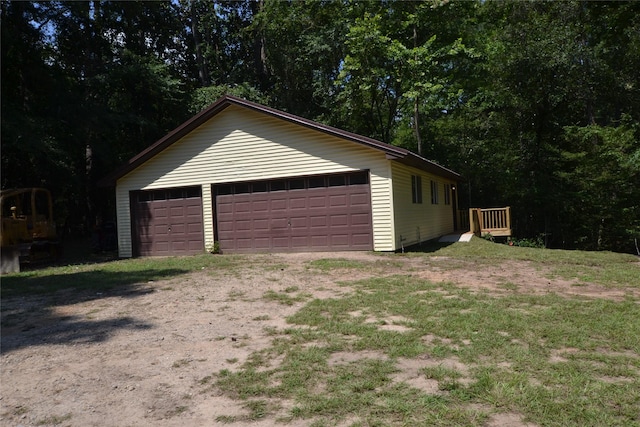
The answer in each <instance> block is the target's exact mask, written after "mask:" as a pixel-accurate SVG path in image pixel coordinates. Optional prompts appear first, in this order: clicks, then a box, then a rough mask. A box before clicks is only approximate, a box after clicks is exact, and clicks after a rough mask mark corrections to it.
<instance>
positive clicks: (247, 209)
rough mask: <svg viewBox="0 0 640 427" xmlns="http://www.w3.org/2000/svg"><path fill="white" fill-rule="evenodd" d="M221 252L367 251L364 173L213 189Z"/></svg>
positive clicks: (368, 214)
mask: <svg viewBox="0 0 640 427" xmlns="http://www.w3.org/2000/svg"><path fill="white" fill-rule="evenodd" d="M214 194H216V198H215V204H216V206H215V216H216V226H217V227H216V236H217V239H218V241H219V243H220V250H221V251H222V252H225V253H241V252H267V251H288V252H296V251H298V252H303V251H333V250H341V251H342V250H372V249H373V231H372V223H371V195H370V187H369V173H368V172H358V173H349V174H338V175H328V176H315V177H300V178H289V179H282V180H270V181H257V182H243V183H233V184H225V185H216V186H214Z"/></svg>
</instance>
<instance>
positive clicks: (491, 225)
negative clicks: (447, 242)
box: [469, 206, 511, 237]
mask: <svg viewBox="0 0 640 427" xmlns="http://www.w3.org/2000/svg"><path fill="white" fill-rule="evenodd" d="M469 230H471V232H472V233H473V234H475V235H476V236H484V235H487V234H491V235H492V236H495V237H509V236H511V207H509V206H507V207H504V208H489V209H482V208H471V209H469Z"/></svg>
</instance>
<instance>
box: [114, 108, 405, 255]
mask: <svg viewBox="0 0 640 427" xmlns="http://www.w3.org/2000/svg"><path fill="white" fill-rule="evenodd" d="M364 169H369V170H370V182H371V199H372V200H371V206H372V216H373V234H374V249H375V250H380V251H385V250H393V249H394V244H393V226H392V224H393V222H392V221H393V220H392V218H393V213H392V211H391V206H392V204H391V201H390V198H391V197H392V193H391V171H390V167H389V162H388V160H386V158H385V155H384V153H383V152H381V151H379V150H376V149H373V148H369V147H365V146H363V145H361V144H358V143H354V142H351V141H346V140H342V139H340V138H337V137H333V136H330V135H327V134H325V133H322V132H319V131H314V130H311V129H308V128H306V127H303V126H300V125H295V124H292V123H289V122H286V121H284V120H282V119H278V118H274V117H271V116H269V115H266V114H262V113H258V112H254V111H252V110H249V109H246V108H242V107H238V106H230V107H228V108H226V109H225V110H224V111H222V112H220V113H218V114H217V115H216V116H214V117H213V118H212V119H211V120H209V121H208V122H206V123H204V124H203V125H201V126H200V127H199V128H197V129H195V130H194V131H192V132H190V133H189V134H188V135H186V136H185V137H184V138H182V139H181V140H180V141H178V142H176V143H174V144H173V145H171V146H170V147H168V148H167V149H166V150H164V151H163V152H161V153H159V154H158V155H156V156H155V157H154V158H152V159H150V160H149V161H147V162H146V163H144V164H142V165H141V166H140V167H138V168H137V169H135V170H134V171H132V172H130V173H129V174H127V175H125V176H124V177H122V178H121V179H119V180H118V183H117V189H116V198H117V203H118V211H117V217H118V233H119V236H118V240H119V244H120V256H123V257H129V256H131V255H132V249H131V230H130V229H131V224H130V212H129V201H128V200H129V191H131V190H139V189H144V190H148V189H155V188H172V187H183V186H193V185H201V186H202V195H203V209H204V212H203V217H204V221H205V224H204V233H205V246H208V245H212V244H213V241H214V240H215V236H214V235H213V218H214V213H213V211H212V196H211V189H210V186H211V184H215V183H223V182H234V181H248V180H264V179H270V178H278V177H293V176H300V175H315V174H327V173H334V172H346V171H355V170H364Z"/></svg>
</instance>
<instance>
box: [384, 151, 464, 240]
mask: <svg viewBox="0 0 640 427" xmlns="http://www.w3.org/2000/svg"><path fill="white" fill-rule="evenodd" d="M391 164H392V167H391V168H392V176H393V206H394V211H395V219H394V224H395V225H394V230H395V239H396V246H397V247H398V248H400V247H402V246H404V247H407V246H410V245H413V244H416V243H420V242H423V241H425V240H430V239H434V238H436V237H439V236H442V235H443V234H447V233H452V232H453V231H454V228H453V210H452V209H453V208H452V207H451V205H445V203H444V184H445V183H449V184H455V182H454V181H451V180H448V179H446V178H443V177H440V176H436V175H432V174H430V173H427V172H425V171H421V170H419V169H415V168H411V167H408V166H404V165H402V164H400V163H397V162H391ZM411 175H416V176H420V177H422V203H413V202H412V198H411V191H412V190H411ZM431 181H435V182H437V185H438V204H437V205H433V204H431Z"/></svg>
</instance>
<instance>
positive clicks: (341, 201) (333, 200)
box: [329, 194, 347, 208]
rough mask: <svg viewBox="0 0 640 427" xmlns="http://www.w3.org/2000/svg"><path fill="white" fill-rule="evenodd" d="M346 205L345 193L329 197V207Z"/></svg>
mask: <svg viewBox="0 0 640 427" xmlns="http://www.w3.org/2000/svg"><path fill="white" fill-rule="evenodd" d="M346 206H347V195H346V194H338V195H334V196H330V197H329V207H330V208H343V207H346Z"/></svg>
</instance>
